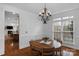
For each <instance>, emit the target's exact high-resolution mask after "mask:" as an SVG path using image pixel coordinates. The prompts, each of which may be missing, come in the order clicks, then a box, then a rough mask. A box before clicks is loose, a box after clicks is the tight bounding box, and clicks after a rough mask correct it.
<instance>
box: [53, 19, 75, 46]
mask: <svg viewBox="0 0 79 59" xmlns="http://www.w3.org/2000/svg"><path fill="white" fill-rule="evenodd" d="M60 21H61V22H64V21H73V42H72V43H70V42H66V41H64V40H63V32H64V31H63V23H61V25H62V26H61V31H59V32H61V40H62V42H63V43H64V44H70V45H72V44H73V45H74V44H75V35H74V32H75V28H74V25H75V24H74V23H75V22H74V18H73V19H65V20H56V21H53V24H52V29H53V39H54V23H55V22H60ZM65 32H66V31H65ZM67 32H68V31H67Z"/></svg>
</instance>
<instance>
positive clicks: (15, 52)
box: [4, 47, 79, 56]
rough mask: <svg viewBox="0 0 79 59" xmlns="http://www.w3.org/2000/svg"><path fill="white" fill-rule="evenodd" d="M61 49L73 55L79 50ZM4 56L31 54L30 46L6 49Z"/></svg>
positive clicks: (78, 53)
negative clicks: (13, 49) (12, 49)
mask: <svg viewBox="0 0 79 59" xmlns="http://www.w3.org/2000/svg"><path fill="white" fill-rule="evenodd" d="M62 48H63V50H66V51H70V52H73V53H74V56H79V50H75V49H72V48H68V47H62ZM4 56H32V54H31V49H30V47H27V48H24V49H19V50H18V49H17V50H15V51H8V52H7V53H5V55H4Z"/></svg>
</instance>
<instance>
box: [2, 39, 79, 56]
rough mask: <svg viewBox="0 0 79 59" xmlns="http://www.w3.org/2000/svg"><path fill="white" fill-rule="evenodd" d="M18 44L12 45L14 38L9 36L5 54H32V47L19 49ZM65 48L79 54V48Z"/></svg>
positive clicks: (75, 54) (63, 48)
mask: <svg viewBox="0 0 79 59" xmlns="http://www.w3.org/2000/svg"><path fill="white" fill-rule="evenodd" d="M18 46H19V45H18V43H15V45H13V46H12V38H10V39H9V38H8V40H7V41H6V42H5V54H4V55H3V56H32V54H31V48H30V47H27V48H23V49H18V48H17V47H18ZM63 50H64V51H69V52H73V54H74V56H79V50H76V49H73V48H69V47H64V46H63V47H62V51H63Z"/></svg>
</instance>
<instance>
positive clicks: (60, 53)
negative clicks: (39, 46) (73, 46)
mask: <svg viewBox="0 0 79 59" xmlns="http://www.w3.org/2000/svg"><path fill="white" fill-rule="evenodd" d="M57 41H58V42H60V43H61V46H60V47H58V48H53V50H54V55H55V56H62V51H63V50H62V41H60V40H57Z"/></svg>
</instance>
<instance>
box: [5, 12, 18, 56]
mask: <svg viewBox="0 0 79 59" xmlns="http://www.w3.org/2000/svg"><path fill="white" fill-rule="evenodd" d="M18 49H19V14H17V13H14V12H8V11H5V54H7V55H11V54H14V53H15V51H16V50H18Z"/></svg>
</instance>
